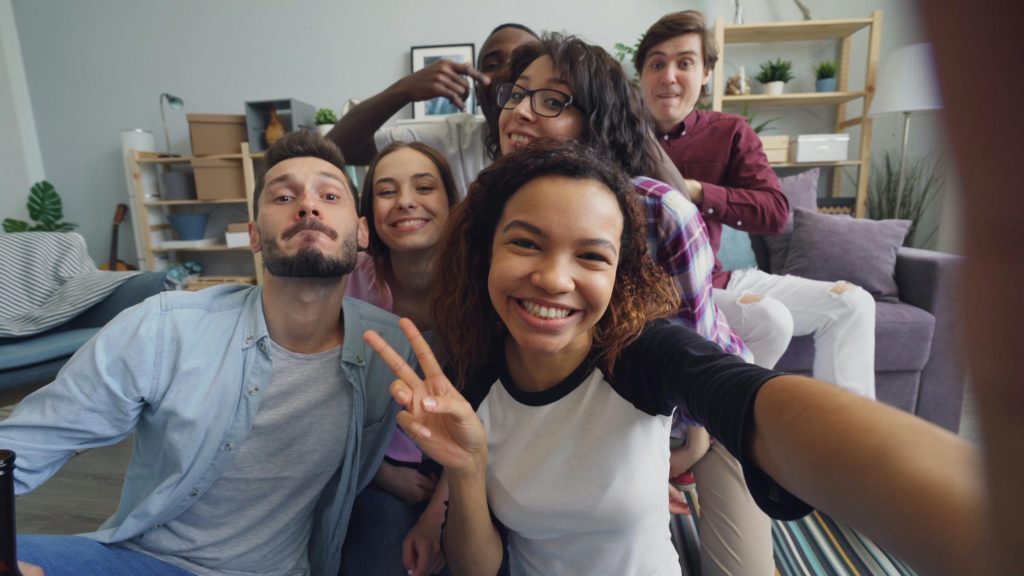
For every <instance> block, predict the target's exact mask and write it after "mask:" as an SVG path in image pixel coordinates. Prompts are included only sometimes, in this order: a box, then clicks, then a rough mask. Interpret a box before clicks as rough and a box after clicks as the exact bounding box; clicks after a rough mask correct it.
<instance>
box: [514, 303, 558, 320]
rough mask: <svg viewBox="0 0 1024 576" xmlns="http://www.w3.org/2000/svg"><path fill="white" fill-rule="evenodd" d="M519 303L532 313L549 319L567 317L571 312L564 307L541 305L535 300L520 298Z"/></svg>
mask: <svg viewBox="0 0 1024 576" xmlns="http://www.w3.org/2000/svg"><path fill="white" fill-rule="evenodd" d="M519 305H520V306H522V307H523V309H524V310H526V311H527V312H529V313H530V314H533V315H534V316H536V317H538V318H545V319H548V320H551V319H560V318H565V317H567V316H569V312H570V311H569V310H566V309H564V308H548V307H547V306H540V305H537V304H534V303H533V302H527V301H526V300H520V301H519Z"/></svg>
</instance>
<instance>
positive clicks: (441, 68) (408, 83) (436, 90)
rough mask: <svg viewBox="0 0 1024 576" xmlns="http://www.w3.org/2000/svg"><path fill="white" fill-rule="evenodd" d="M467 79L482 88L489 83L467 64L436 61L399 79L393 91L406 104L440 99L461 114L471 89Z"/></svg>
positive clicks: (470, 64)
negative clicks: (479, 83) (448, 102)
mask: <svg viewBox="0 0 1024 576" xmlns="http://www.w3.org/2000/svg"><path fill="white" fill-rule="evenodd" d="M466 76H468V77H470V78H472V79H474V80H476V81H477V82H482V83H484V84H489V83H490V81H491V80H490V78H488V77H487V76H485V75H484V74H483V73H481V72H480V71H479V70H477V69H476V68H474V67H473V64H472V63H470V62H462V63H455V62H452V61H451V60H438V61H437V62H434V63H432V64H430V65H429V66H425V67H423V68H421V69H420V70H417V71H416V72H413V73H412V74H410V75H408V76H406V77H405V78H402V79H401V80H399V81H398V82H396V83H395V85H394V89H395V90H396V91H398V92H399V93H400V94H402V95H403V97H404V98H405V99H406V100H407V101H409V102H420V101H422V100H430V99H432V98H437V97H438V96H443V97H445V98H447V99H448V100H450V101H451V103H452V104H454V105H455V106H457V107H458V108H459V109H460V110H465V109H466V99H467V98H468V97H469V91H470V90H472V88H473V87H472V85H471V84H470V82H469V81H468V80H467V79H466Z"/></svg>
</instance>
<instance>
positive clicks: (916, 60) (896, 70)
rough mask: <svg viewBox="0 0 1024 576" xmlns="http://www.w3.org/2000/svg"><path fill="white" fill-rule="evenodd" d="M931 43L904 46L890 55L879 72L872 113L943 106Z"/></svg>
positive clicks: (929, 108) (935, 108)
mask: <svg viewBox="0 0 1024 576" xmlns="http://www.w3.org/2000/svg"><path fill="white" fill-rule="evenodd" d="M934 71H935V67H934V65H933V60H932V46H931V44H927V43H924V44H912V45H910V46H904V47H903V48H900V49H899V50H896V51H895V52H893V53H892V54H890V55H889V58H888V60H886V62H885V66H884V67H883V68H882V71H881V74H879V80H878V91H877V92H876V93H875V99H874V101H872V103H871V115H872V116H877V115H879V114H891V113H894V112H915V111H918V110H937V109H939V108H942V95H941V94H940V93H939V87H938V83H937V82H936V81H935V72H934Z"/></svg>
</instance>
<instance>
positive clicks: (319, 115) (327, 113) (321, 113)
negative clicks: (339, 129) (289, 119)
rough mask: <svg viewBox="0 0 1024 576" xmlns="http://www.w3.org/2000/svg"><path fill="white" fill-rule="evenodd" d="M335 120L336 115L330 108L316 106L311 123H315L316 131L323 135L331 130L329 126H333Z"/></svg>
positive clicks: (336, 118) (336, 119)
mask: <svg viewBox="0 0 1024 576" xmlns="http://www.w3.org/2000/svg"><path fill="white" fill-rule="evenodd" d="M337 122H338V115H337V114H335V113H334V110H331V109H330V108H317V110H316V114H314V115H313V123H314V124H316V131H317V132H319V133H321V134H323V135H324V136H326V135H327V133H328V132H330V131H331V128H334V125H335V124H336V123H337Z"/></svg>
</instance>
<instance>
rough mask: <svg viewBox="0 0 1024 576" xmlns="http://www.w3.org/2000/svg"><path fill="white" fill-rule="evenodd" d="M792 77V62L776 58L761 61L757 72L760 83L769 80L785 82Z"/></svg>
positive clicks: (765, 82)
mask: <svg viewBox="0 0 1024 576" xmlns="http://www.w3.org/2000/svg"><path fill="white" fill-rule="evenodd" d="M792 79H793V63H792V62H791V61H789V60H783V59H782V58H777V59H775V60H768V61H766V62H763V63H761V68H760V69H759V70H758V72H757V81H758V82H760V83H761V84H767V83H769V82H782V83H786V82H789V81H790V80H792Z"/></svg>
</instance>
